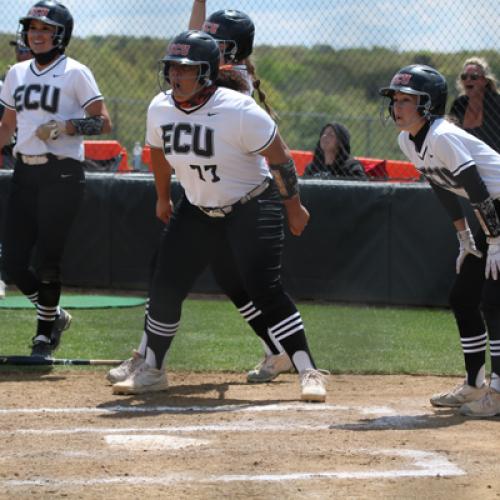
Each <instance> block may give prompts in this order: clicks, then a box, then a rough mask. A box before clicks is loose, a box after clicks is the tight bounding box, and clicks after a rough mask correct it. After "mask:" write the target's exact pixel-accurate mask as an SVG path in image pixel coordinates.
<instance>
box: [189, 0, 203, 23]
mask: <svg viewBox="0 0 500 500" xmlns="http://www.w3.org/2000/svg"><path fill="white" fill-rule="evenodd" d="M205 16H206V9H205V0H193V7H192V8H191V17H190V18H189V26H188V27H189V29H190V30H201V28H202V26H203V23H204V22H205Z"/></svg>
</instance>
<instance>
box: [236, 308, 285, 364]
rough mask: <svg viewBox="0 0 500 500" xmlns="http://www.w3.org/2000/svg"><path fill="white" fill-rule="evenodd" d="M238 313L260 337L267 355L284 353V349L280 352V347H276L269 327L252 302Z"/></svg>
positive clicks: (239, 309)
mask: <svg viewBox="0 0 500 500" xmlns="http://www.w3.org/2000/svg"><path fill="white" fill-rule="evenodd" d="M238 311H239V312H240V314H241V315H242V316H243V318H244V319H245V320H246V321H247V322H248V324H249V325H250V327H251V328H252V329H253V331H254V332H255V333H256V334H257V335H258V336H259V337H260V339H261V341H262V344H263V346H264V351H265V352H266V355H270V354H280V353H281V352H283V348H281V350H280V347H281V346H280V345H276V344H275V343H274V342H273V341H272V339H271V337H270V336H269V331H268V327H267V324H266V321H265V318H264V315H263V314H262V311H261V310H260V309H257V308H256V307H255V305H254V303H253V302H252V301H250V302H248V304H245V305H244V306H243V307H239V308H238Z"/></svg>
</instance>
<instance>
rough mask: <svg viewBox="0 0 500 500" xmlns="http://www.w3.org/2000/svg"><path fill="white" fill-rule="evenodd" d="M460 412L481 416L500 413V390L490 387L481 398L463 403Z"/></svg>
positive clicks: (492, 415)
mask: <svg viewBox="0 0 500 500" xmlns="http://www.w3.org/2000/svg"><path fill="white" fill-rule="evenodd" d="M460 414H462V415H465V416H467V417H479V418H485V417H494V416H496V415H500V392H497V391H495V390H494V389H490V390H489V391H488V392H487V393H486V394H485V395H484V396H483V397H482V398H481V399H478V400H477V401H471V402H470V403H466V404H464V405H462V406H461V407H460Z"/></svg>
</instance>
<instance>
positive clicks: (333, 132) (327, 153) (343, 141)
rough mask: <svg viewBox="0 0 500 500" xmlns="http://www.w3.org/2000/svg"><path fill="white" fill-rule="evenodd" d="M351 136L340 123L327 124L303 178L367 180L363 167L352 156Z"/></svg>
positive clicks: (322, 130)
mask: <svg viewBox="0 0 500 500" xmlns="http://www.w3.org/2000/svg"><path fill="white" fill-rule="evenodd" d="M350 141H351V135H350V134H349V131H348V130H347V128H346V127H344V125H342V124H340V123H327V124H326V125H325V126H324V127H323V128H322V129H321V133H320V135H319V141H318V143H317V144H316V148H315V149H314V157H313V161H312V162H311V163H309V165H307V166H306V168H305V171H304V175H303V177H316V178H321V179H337V178H339V177H340V178H344V179H367V177H368V176H367V175H366V172H365V169H364V168H363V165H361V163H360V162H359V161H358V160H356V159H355V158H353V157H352V156H351V142H350Z"/></svg>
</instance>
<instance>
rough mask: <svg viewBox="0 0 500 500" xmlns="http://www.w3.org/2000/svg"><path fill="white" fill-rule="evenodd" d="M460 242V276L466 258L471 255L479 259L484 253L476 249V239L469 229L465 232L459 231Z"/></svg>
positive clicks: (458, 271)
mask: <svg viewBox="0 0 500 500" xmlns="http://www.w3.org/2000/svg"><path fill="white" fill-rule="evenodd" d="M457 237H458V242H459V243H460V253H459V254H458V257H457V266H456V267H457V274H460V269H461V268H462V264H463V263H464V260H465V257H467V255H469V254H471V255H474V256H475V257H477V258H479V259H480V258H481V257H482V256H483V253H482V252H480V251H479V250H478V249H477V248H476V242H475V241H474V237H473V236H472V232H471V230H470V229H469V228H467V229H464V230H463V231H458V233H457Z"/></svg>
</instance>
